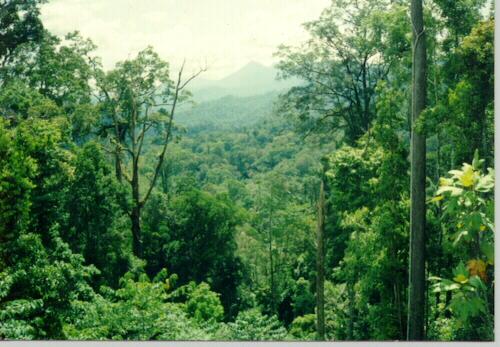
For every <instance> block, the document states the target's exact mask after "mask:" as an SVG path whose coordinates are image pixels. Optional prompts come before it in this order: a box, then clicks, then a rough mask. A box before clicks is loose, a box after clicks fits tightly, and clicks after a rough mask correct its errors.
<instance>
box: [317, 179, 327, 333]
mask: <svg viewBox="0 0 500 347" xmlns="http://www.w3.org/2000/svg"><path fill="white" fill-rule="evenodd" d="M324 235H325V175H324V174H322V175H321V186H320V190H319V200H318V230H317V246H316V247H317V249H316V339H317V340H321V341H323V340H324V339H325V246H324Z"/></svg>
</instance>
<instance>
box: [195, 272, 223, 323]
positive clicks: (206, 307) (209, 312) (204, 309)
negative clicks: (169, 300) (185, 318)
mask: <svg viewBox="0 0 500 347" xmlns="http://www.w3.org/2000/svg"><path fill="white" fill-rule="evenodd" d="M191 285H192V289H191V290H190V292H189V293H188V296H187V297H188V300H187V302H186V310H187V312H188V314H189V316H190V317H192V318H194V320H195V321H197V322H199V323H202V322H208V323H210V322H212V321H215V322H217V321H220V320H221V319H222V318H223V316H224V308H223V307H222V304H221V302H220V299H219V294H217V293H214V292H212V291H210V286H209V285H208V284H207V283H204V282H202V283H200V284H199V285H198V286H194V282H191Z"/></svg>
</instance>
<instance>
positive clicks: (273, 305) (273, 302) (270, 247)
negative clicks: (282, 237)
mask: <svg viewBox="0 0 500 347" xmlns="http://www.w3.org/2000/svg"><path fill="white" fill-rule="evenodd" d="M272 220H273V213H272V211H271V213H270V214H269V223H268V225H267V227H268V228H269V229H268V230H269V233H268V240H269V242H268V250H269V268H270V273H269V281H270V283H269V286H270V290H271V309H272V312H273V313H275V312H276V289H275V281H274V257H273V229H272Z"/></svg>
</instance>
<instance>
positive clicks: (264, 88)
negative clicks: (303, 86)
mask: <svg viewBox="0 0 500 347" xmlns="http://www.w3.org/2000/svg"><path fill="white" fill-rule="evenodd" d="M277 74H278V70H277V69H275V68H274V67H269V66H265V65H262V64H260V63H256V62H250V63H248V64H247V65H245V66H244V67H242V68H241V69H239V70H238V71H236V72H234V73H232V74H231V75H229V76H227V77H225V78H223V79H220V80H208V79H203V78H197V79H195V80H193V82H192V84H191V85H190V88H189V89H190V90H191V92H192V93H193V97H194V100H195V101H197V102H202V101H208V100H214V99H219V98H221V97H224V96H228V95H232V96H238V97H247V96H253V95H259V94H260V95H262V94H265V93H268V92H273V91H282V90H285V89H288V88H290V87H292V86H294V85H297V84H298V80H296V79H290V80H285V81H283V80H277V79H276V77H277Z"/></svg>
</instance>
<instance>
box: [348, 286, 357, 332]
mask: <svg viewBox="0 0 500 347" xmlns="http://www.w3.org/2000/svg"><path fill="white" fill-rule="evenodd" d="M346 285H347V296H348V301H349V308H348V311H349V313H348V314H349V321H348V323H347V340H349V341H352V340H354V321H355V320H356V312H355V310H354V299H355V294H354V283H352V282H350V281H349V282H347V284H346Z"/></svg>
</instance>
